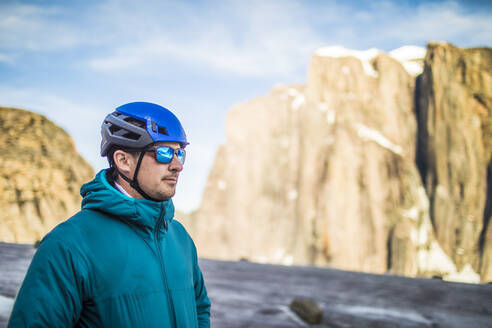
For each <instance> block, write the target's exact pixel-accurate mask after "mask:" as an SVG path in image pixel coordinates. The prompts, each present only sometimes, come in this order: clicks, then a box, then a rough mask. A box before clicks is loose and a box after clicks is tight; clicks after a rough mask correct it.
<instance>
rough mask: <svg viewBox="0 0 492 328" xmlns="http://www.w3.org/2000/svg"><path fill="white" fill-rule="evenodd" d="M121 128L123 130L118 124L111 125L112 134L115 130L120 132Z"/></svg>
mask: <svg viewBox="0 0 492 328" xmlns="http://www.w3.org/2000/svg"><path fill="white" fill-rule="evenodd" d="M120 130H121V128H120V127H119V126H116V125H111V126H110V127H109V132H111V134H115V132H118V131H120Z"/></svg>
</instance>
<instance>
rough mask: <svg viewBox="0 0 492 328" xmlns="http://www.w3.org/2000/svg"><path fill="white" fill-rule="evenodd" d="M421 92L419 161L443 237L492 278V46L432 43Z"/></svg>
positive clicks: (454, 252) (462, 261)
mask: <svg viewBox="0 0 492 328" xmlns="http://www.w3.org/2000/svg"><path fill="white" fill-rule="evenodd" d="M416 95H417V108H418V112H417V113H418V115H417V117H418V121H419V124H418V126H419V133H418V139H417V140H418V147H419V154H418V155H419V161H418V164H419V167H420V171H421V174H422V178H423V181H424V184H425V187H426V190H427V193H428V195H429V201H430V210H431V213H430V214H431V218H432V223H433V227H434V230H435V233H436V237H437V240H438V241H439V244H440V245H441V246H442V248H443V249H444V250H445V251H446V253H447V254H448V255H449V256H450V257H451V258H452V259H453V262H454V263H456V265H457V267H458V268H459V269H461V268H463V267H465V266H467V265H469V266H471V267H472V268H473V269H475V270H477V271H480V272H481V274H482V278H483V279H485V280H487V281H492V262H491V252H492V231H490V229H489V231H488V232H487V226H488V223H489V221H490V216H491V215H492V213H491V205H492V204H491V202H492V192H491V189H490V188H491V185H492V174H491V173H492V171H491V168H492V166H491V165H492V161H491V155H492V51H491V49H489V48H476V49H459V48H457V47H454V46H452V45H449V44H430V45H429V47H428V49H427V55H426V58H425V68H424V72H423V74H422V76H421V77H420V78H419V79H418V88H417V92H416ZM487 172H488V173H487ZM487 188H489V189H488V191H487ZM486 207H487V210H486Z"/></svg>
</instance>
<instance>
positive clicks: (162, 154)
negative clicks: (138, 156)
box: [145, 146, 186, 164]
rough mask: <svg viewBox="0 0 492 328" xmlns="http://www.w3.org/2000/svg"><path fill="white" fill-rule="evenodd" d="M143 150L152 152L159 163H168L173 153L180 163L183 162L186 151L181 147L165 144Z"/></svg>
mask: <svg viewBox="0 0 492 328" xmlns="http://www.w3.org/2000/svg"><path fill="white" fill-rule="evenodd" d="M145 151H148V152H154V153H155V160H156V161H158V162H159V163H170V162H171V161H172V160H173V157H174V154H176V157H177V158H178V160H179V162H180V163H181V164H184V162H185V159H186V151H185V150H184V149H183V148H178V149H174V148H171V147H167V146H159V147H154V148H149V149H146V150H145Z"/></svg>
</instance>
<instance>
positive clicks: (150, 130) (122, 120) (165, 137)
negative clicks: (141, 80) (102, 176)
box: [101, 102, 188, 202]
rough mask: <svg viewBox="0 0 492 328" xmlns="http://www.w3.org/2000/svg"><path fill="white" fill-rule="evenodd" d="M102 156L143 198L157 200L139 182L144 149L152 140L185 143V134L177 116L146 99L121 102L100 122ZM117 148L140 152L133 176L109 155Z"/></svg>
mask: <svg viewBox="0 0 492 328" xmlns="http://www.w3.org/2000/svg"><path fill="white" fill-rule="evenodd" d="M101 136H102V140H101V156H103V157H104V156H108V161H109V165H110V166H111V167H112V170H113V172H114V173H116V174H117V175H119V176H121V177H122V178H123V179H124V180H126V181H127V182H128V183H129V184H130V186H131V187H132V188H134V189H135V190H136V191H138V192H139V193H140V194H141V195H142V196H143V197H144V198H145V199H149V200H153V201H157V202H158V201H160V200H158V199H154V198H152V197H151V196H150V195H148V194H147V193H146V192H145V191H144V190H142V188H141V187H140V184H139V182H138V178H137V177H138V172H139V169H140V164H141V163H142V159H143V156H144V154H145V151H144V150H145V149H146V148H147V147H148V146H149V145H150V144H153V143H155V142H159V141H173V142H179V143H180V146H181V148H185V147H186V145H188V141H187V140H186V134H185V132H184V130H183V127H182V126H181V123H180V122H179V120H178V118H177V117H176V116H174V114H173V113H171V111H170V110H168V109H167V108H164V107H162V106H159V105H156V104H152V103H148V102H133V103H128V104H125V105H122V106H120V107H118V108H116V110H115V111H114V112H112V113H111V114H108V115H107V116H106V118H105V119H104V121H103V124H102V126H101ZM116 149H123V150H127V151H136V152H140V155H139V157H138V161H137V165H136V168H135V172H134V175H133V178H132V179H130V178H129V177H127V176H125V175H124V174H123V173H121V172H120V171H119V170H118V168H117V167H116V165H114V163H113V159H112V158H111V156H112V154H113V152H114V151H115V150H116Z"/></svg>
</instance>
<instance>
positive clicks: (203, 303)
mask: <svg viewBox="0 0 492 328" xmlns="http://www.w3.org/2000/svg"><path fill="white" fill-rule="evenodd" d="M193 252H194V254H193V256H194V260H195V263H194V268H193V280H194V287H195V300H196V312H197V314H198V327H199V328H208V327H210V305H211V304H210V299H209V298H208V296H207V288H206V287H205V281H204V279H203V275H202V271H201V270H200V267H199V266H198V257H197V255H196V248H195V245H194V244H193Z"/></svg>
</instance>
